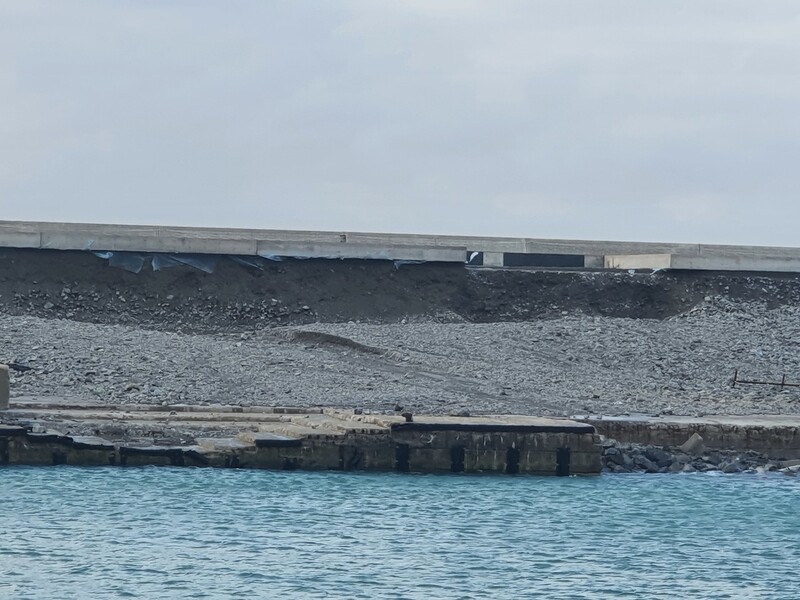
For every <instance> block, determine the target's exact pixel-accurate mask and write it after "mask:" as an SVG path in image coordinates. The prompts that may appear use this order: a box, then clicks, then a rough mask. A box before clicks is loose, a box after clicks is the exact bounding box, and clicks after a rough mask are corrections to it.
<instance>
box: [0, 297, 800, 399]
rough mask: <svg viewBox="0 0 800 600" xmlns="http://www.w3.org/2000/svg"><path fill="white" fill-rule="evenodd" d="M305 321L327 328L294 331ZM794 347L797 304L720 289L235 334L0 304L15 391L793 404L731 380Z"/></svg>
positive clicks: (796, 375)
mask: <svg viewBox="0 0 800 600" xmlns="http://www.w3.org/2000/svg"><path fill="white" fill-rule="evenodd" d="M298 330H302V331H317V332H323V333H327V334H330V336H328V337H325V336H322V337H319V338H315V337H314V336H310V337H309V336H305V337H304V336H300V337H299V338H297V339H293V333H294V332H296V331H298ZM331 336H338V338H336V337H331ZM341 338H344V339H341ZM350 340H352V341H353V342H355V343H350ZM359 344H362V345H364V347H361V346H359ZM799 347H800V308H798V307H796V306H792V305H783V306H778V307H774V308H768V307H767V305H766V304H764V303H757V302H737V303H734V302H731V301H730V300H728V299H726V298H724V297H718V296H715V297H709V298H707V299H706V301H705V302H703V303H701V304H700V305H699V306H697V307H696V308H694V309H692V310H691V311H689V312H688V313H684V314H679V315H676V316H673V317H670V318H667V319H664V320H651V319H628V318H616V317H599V316H586V315H582V314H580V313H569V314H566V315H563V316H562V317H561V318H557V319H551V320H538V321H530V322H522V323H519V322H505V323H487V324H475V323H436V322H419V320H418V319H414V322H412V323H408V322H407V323H402V322H401V323H397V324H384V325H366V324H359V323H339V324H320V323H316V324H310V325H305V326H302V327H291V328H289V327H287V328H275V329H264V330H260V331H254V332H248V333H242V334H239V333H237V334H235V335H225V334H204V335H201V334H180V333H172V332H163V331H155V330H151V329H139V328H136V327H132V326H123V325H105V324H92V323H84V322H77V321H72V320H60V319H44V318H38V317H29V316H9V315H0V362H2V361H16V362H19V363H22V364H26V365H29V366H31V367H33V369H32V370H31V371H28V372H25V373H14V374H13V381H12V395H13V396H16V397H19V396H23V395H59V396H78V397H84V398H95V399H102V400H106V401H113V402H127V403H135V402H139V403H142V402H144V403H164V402H166V403H177V402H186V403H204V402H206V403H214V402H220V403H230V404H245V405H247V404H261V405H284V406H285V405H303V406H340V407H347V408H364V409H371V410H393V408H394V407H395V405H400V406H403V407H404V408H405V409H407V410H413V411H417V412H434V413H453V412H459V411H463V410H466V411H470V412H473V413H477V412H500V413H510V412H513V413H529V414H548V415H550V414H557V415H569V414H575V413H581V412H587V411H590V412H594V413H605V414H612V413H613V414H621V413H627V412H644V413H662V412H670V411H671V412H673V413H675V414H690V415H695V414H713V413H729V414H747V413H795V412H800V391H798V388H787V389H785V390H783V391H781V390H780V389H778V388H773V387H762V386H738V387H736V388H733V387H731V385H730V379H731V377H732V375H733V372H734V369H736V368H738V369H739V370H740V373H741V375H743V376H746V377H752V378H756V379H773V380H780V377H781V375H783V374H784V373H785V374H787V377H788V380H789V381H794V382H800V348H799Z"/></svg>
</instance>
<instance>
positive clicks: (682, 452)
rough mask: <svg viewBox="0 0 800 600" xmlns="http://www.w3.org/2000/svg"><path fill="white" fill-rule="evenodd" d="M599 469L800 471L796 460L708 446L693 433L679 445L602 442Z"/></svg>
mask: <svg viewBox="0 0 800 600" xmlns="http://www.w3.org/2000/svg"><path fill="white" fill-rule="evenodd" d="M602 460H603V471H604V472H607V473H695V472H706V471H719V472H721V473H767V472H771V471H779V472H781V473H783V474H785V475H797V474H798V472H800V460H775V459H772V458H770V457H768V456H766V455H764V454H760V453H758V452H755V451H752V450H747V451H737V450H712V449H707V448H705V447H704V446H703V444H702V438H700V436H698V435H697V434H695V435H694V436H692V438H690V439H689V440H688V441H687V442H686V443H685V444H683V445H681V446H679V447H670V446H653V445H644V444H622V443H619V442H617V441H616V440H611V439H606V440H605V441H604V442H603V459H602Z"/></svg>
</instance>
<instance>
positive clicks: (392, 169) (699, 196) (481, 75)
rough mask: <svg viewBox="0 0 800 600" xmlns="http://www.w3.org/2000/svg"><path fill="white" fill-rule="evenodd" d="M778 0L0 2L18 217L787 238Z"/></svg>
mask: <svg viewBox="0 0 800 600" xmlns="http://www.w3.org/2000/svg"><path fill="white" fill-rule="evenodd" d="M798 75H800V7H798V6H797V4H796V3H795V2H791V1H785V2H781V1H774V2H766V3H757V4H756V3H752V2H742V1H717V2H710V1H705V0H703V1H691V2H690V1H673V2H660V3H644V2H627V1H626V2H621V1H613V0H611V1H606V2H602V3H600V2H593V1H588V0H579V1H577V2H569V3H565V2H558V1H553V2H529V1H501V2H477V1H468V0H461V1H449V0H448V1H441V0H440V1H437V2H423V1H421V0H414V1H404V2H388V1H386V2H383V1H381V2H375V1H374V0H373V1H367V0H363V1H358V0H343V1H341V2H337V3H326V2H310V1H302V0H294V1H292V2H288V1H284V2H277V1H271V2H262V1H260V0H259V1H247V2H245V1H238V2H227V3H219V2H212V1H210V0H207V1H196V2H186V1H178V0H174V1H171V2H170V1H165V0H161V1H159V2H155V1H153V2H141V1H137V2H134V1H132V0H130V1H127V2H124V1H121V2H113V3H112V2H103V1H99V0H97V1H88V0H83V1H76V2H70V3H61V2H37V1H35V0H18V1H14V0H6V1H5V2H2V3H0V208H1V209H2V217H0V218H8V219H42V220H70V221H96V222H109V221H112V222H139V223H170V224H186V225H221V226H254V227H267V228H314V229H334V230H381V231H410V232H441V233H468V234H487V235H489V234H497V235H524V236H530V237H576V238H606V239H608V238H614V239H643V240H656V239H658V240H670V241H672V240H674V241H704V242H732V243H758V244H781V245H797V242H796V239H797V235H796V233H795V232H796V229H797V225H796V223H797V222H798V217H800V204H799V203H798V202H797V201H796V200H795V195H796V193H797V192H796V190H797V189H798V183H799V182H800V181H799V180H800V176H799V175H798V169H797V167H796V165H795V163H796V162H797V157H798V155H799V153H798V150H800V136H799V135H798V134H800V131H799V130H800V118H798V116H797V107H798V106H799V105H800V104H799V103H798V100H800V77H799V76H798Z"/></svg>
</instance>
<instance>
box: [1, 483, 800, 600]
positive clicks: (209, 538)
mask: <svg viewBox="0 0 800 600" xmlns="http://www.w3.org/2000/svg"><path fill="white" fill-rule="evenodd" d="M0 499H1V501H2V506H1V507H0V598H13V599H20V600H22V599H25V598H37V599H40V598H44V599H47V598H54V599H55V598H90V599H94V598H148V599H150V598H210V599H214V598H232V597H256V598H260V597H264V598H266V597H295V598H308V597H328V598H409V599H413V598H434V597H435V598H537V597H541V598H643V597H646V598H674V597H676V596H684V597H687V598H700V597H702V598H709V597H714V598H795V597H797V596H798V594H797V589H798V586H797V584H796V582H795V580H794V577H793V575H792V573H793V572H794V569H795V568H796V565H797V564H798V562H800V510H799V509H800V479H794V478H787V477H782V476H781V477H775V476H764V477H757V476H710V475H700V474H697V475H691V476H652V475H647V476H643V475H630V476H622V477H620V476H603V477H587V478H569V479H556V478H535V477H469V476H465V477H459V476H428V475H410V476H409V475H405V476H404V475H391V474H382V475H371V474H347V473H277V472H260V471H233V470H231V471H221V470H209V469H167V468H141V469H113V468H107V469H81V468H64V467H54V468H38V469H37V468H4V469H0Z"/></svg>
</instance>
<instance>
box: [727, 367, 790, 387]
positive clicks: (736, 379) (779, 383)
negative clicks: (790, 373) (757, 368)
mask: <svg viewBox="0 0 800 600" xmlns="http://www.w3.org/2000/svg"><path fill="white" fill-rule="evenodd" d="M737 383H747V384H752V385H777V386H778V387H780V388H781V389H783V388H785V387H800V383H786V375H785V374H784V375H783V377H782V378H781V380H780V381H756V380H755V379H739V369H736V371H734V373H733V387H736V384H737Z"/></svg>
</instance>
